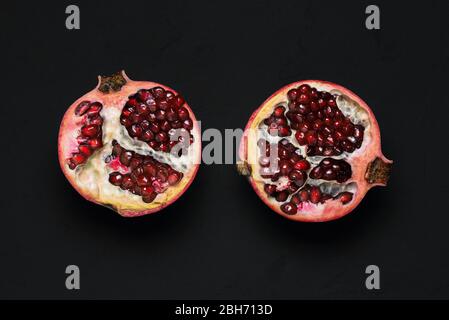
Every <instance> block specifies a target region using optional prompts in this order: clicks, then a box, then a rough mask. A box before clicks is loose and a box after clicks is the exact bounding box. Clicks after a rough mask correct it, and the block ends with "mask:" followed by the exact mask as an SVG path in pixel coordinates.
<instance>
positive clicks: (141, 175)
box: [106, 140, 183, 203]
mask: <svg viewBox="0 0 449 320" xmlns="http://www.w3.org/2000/svg"><path fill="white" fill-rule="evenodd" d="M112 145H113V147H112V154H111V157H108V158H107V160H106V161H107V162H111V161H114V160H118V161H119V162H120V164H122V165H123V166H126V167H127V168H128V169H129V172H128V173H121V172H119V171H115V172H112V173H111V174H109V182H110V183H111V184H113V185H114V186H118V187H120V188H121V189H123V190H128V191H130V192H132V193H133V194H136V195H139V196H142V200H143V201H144V202H146V203H150V202H152V201H153V200H154V199H155V198H156V196H157V195H158V194H159V193H162V192H164V191H165V190H166V189H167V188H168V187H169V186H174V185H176V184H177V183H178V182H179V181H180V180H181V179H182V176H183V174H182V173H181V172H178V171H176V170H174V169H173V168H172V167H170V166H169V165H168V164H165V163H161V162H159V161H157V160H156V159H154V158H153V157H151V156H149V155H147V156H144V155H140V154H138V153H135V152H134V151H131V150H127V149H125V148H123V147H122V146H120V144H119V143H118V142H117V141H115V140H114V141H113V142H112Z"/></svg>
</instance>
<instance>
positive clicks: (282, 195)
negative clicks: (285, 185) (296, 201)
mask: <svg viewBox="0 0 449 320" xmlns="http://www.w3.org/2000/svg"><path fill="white" fill-rule="evenodd" d="M287 198H288V192H287V191H285V190H284V191H280V192H278V193H277V194H276V201H277V202H284V201H285V200H287Z"/></svg>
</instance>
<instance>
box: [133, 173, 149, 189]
mask: <svg viewBox="0 0 449 320" xmlns="http://www.w3.org/2000/svg"><path fill="white" fill-rule="evenodd" d="M136 183H137V185H138V186H139V187H143V186H149V185H150V184H151V180H150V179H148V177H147V176H145V175H143V174H142V175H139V176H137V178H136Z"/></svg>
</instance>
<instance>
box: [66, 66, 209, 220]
mask: <svg viewBox="0 0 449 320" xmlns="http://www.w3.org/2000/svg"><path fill="white" fill-rule="evenodd" d="M199 134H200V133H199V128H198V126H197V122H196V120H195V115H194V113H193V112H192V110H191V109H190V106H189V105H188V104H187V103H186V102H185V101H184V99H183V98H182V97H181V96H180V95H179V94H178V93H176V91H174V90H173V89H170V88H168V87H166V86H164V85H162V84H158V83H155V82H151V81H133V80H131V79H129V78H128V77H127V76H126V74H125V73H124V72H118V73H116V74H113V75H112V76H100V77H99V83H98V85H97V86H96V87H95V88H94V89H93V90H91V91H89V92H87V93H86V94H84V95H83V96H82V97H81V98H79V99H77V100H76V102H75V103H73V104H72V105H71V106H70V107H69V109H68V110H67V112H66V113H65V114H64V117H63V119H62V121H61V125H60V128H59V135H58V158H59V163H60V166H61V169H62V171H63V173H64V175H65V176H66V178H67V179H68V181H69V182H70V184H71V185H72V186H73V187H74V188H75V189H76V191H78V193H80V195H82V196H83V197H84V198H85V199H87V200H89V201H92V202H94V203H96V204H100V205H104V206H106V207H108V208H111V209H113V210H114V211H117V212H118V213H119V214H120V215H122V216H124V217H137V216H142V215H146V214H151V213H154V212H157V211H160V210H161V209H163V208H165V207H167V206H169V205H170V204H172V203H173V202H174V201H176V200H177V199H178V198H179V197H180V196H181V195H182V194H183V193H184V192H185V191H186V190H187V188H188V187H189V186H190V184H191V183H192V181H193V179H194V177H195V175H196V172H197V170H198V166H199V159H200V156H201V141H200V139H198V137H199ZM194 138H195V139H194ZM177 147H179V148H177Z"/></svg>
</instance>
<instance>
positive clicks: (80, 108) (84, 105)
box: [75, 101, 90, 116]
mask: <svg viewBox="0 0 449 320" xmlns="http://www.w3.org/2000/svg"><path fill="white" fill-rule="evenodd" d="M89 104H90V102H89V101H81V102H80V103H79V104H78V105H77V106H76V108H75V114H76V115H77V116H82V115H84V114H85V113H86V111H87V110H88V109H89Z"/></svg>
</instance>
